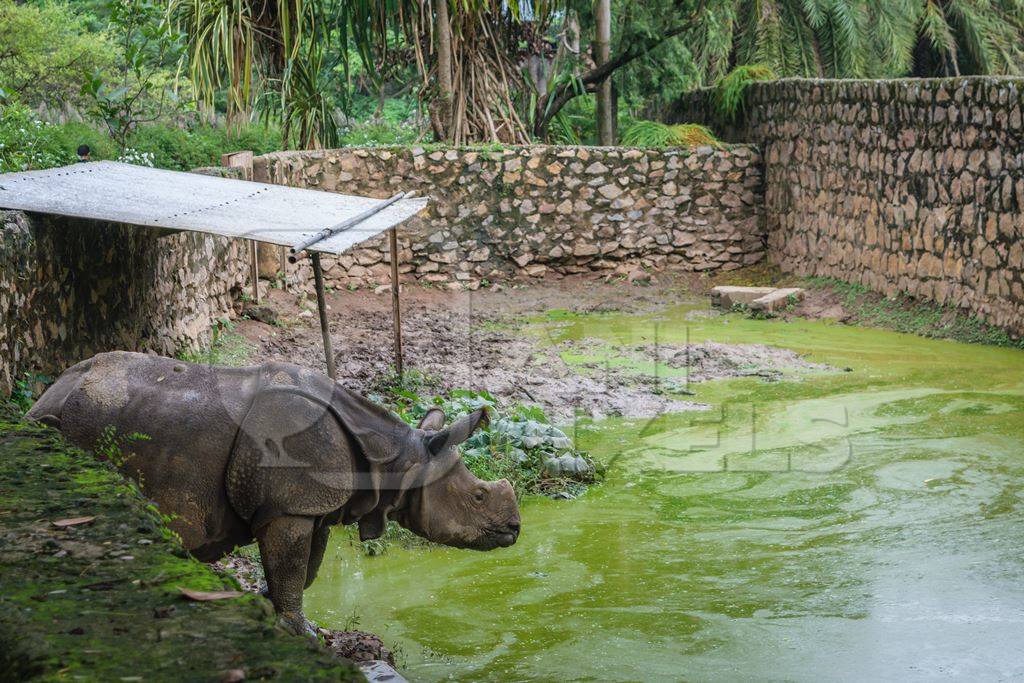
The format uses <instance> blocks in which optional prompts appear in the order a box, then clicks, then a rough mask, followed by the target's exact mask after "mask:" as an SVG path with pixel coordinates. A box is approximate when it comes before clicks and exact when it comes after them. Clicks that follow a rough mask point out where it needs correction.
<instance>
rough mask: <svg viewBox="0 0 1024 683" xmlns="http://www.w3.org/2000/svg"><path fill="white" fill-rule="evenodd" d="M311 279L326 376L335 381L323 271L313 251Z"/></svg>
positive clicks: (318, 255)
mask: <svg viewBox="0 0 1024 683" xmlns="http://www.w3.org/2000/svg"><path fill="white" fill-rule="evenodd" d="M312 258H313V278H314V280H315V283H316V308H317V311H318V312H319V313H320V334H321V335H323V338H324V356H325V357H326V359H327V376H328V377H330V378H331V379H337V373H336V372H335V369H334V348H333V347H332V345H331V331H330V330H329V329H328V327H327V303H326V302H325V301H324V270H323V268H322V267H321V266H320V253H319V252H316V251H314V252H313V254H312Z"/></svg>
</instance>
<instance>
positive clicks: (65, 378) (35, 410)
mask: <svg viewBox="0 0 1024 683" xmlns="http://www.w3.org/2000/svg"><path fill="white" fill-rule="evenodd" d="M91 367H92V359H91V358H90V359H89V360H85V361H82V362H81V363H77V364H75V365H73V366H71V367H70V368H68V369H67V370H65V371H64V373H63V374H61V376H60V377H58V378H57V381H56V382H54V383H53V384H51V385H50V387H49V388H48V389H47V390H46V391H44V392H43V395H42V396H40V397H39V399H38V400H37V401H36V402H35V404H34V405H33V406H32V407H31V408H30V409H29V411H28V412H27V413H25V417H26V418H27V419H29V420H33V421H35V422H41V423H43V424H45V425H48V426H50V427H53V428H54V429H58V430H59V429H60V428H61V415H62V414H63V412H64V403H65V402H66V401H67V400H68V396H70V395H71V393H72V392H73V391H75V389H77V388H78V387H79V386H80V385H81V382H82V377H83V376H84V375H85V373H87V372H88V371H89V368H91Z"/></svg>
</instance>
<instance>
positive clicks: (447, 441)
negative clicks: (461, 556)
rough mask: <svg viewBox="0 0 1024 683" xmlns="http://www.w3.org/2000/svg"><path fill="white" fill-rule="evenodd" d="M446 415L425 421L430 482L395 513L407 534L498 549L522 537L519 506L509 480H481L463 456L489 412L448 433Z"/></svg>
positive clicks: (434, 413) (434, 412)
mask: <svg viewBox="0 0 1024 683" xmlns="http://www.w3.org/2000/svg"><path fill="white" fill-rule="evenodd" d="M444 422H445V415H444V411H442V410H441V409H440V408H432V409H430V411H428V412H427V414H426V415H425V416H424V417H423V419H422V420H421V421H420V424H419V429H420V430H421V432H422V439H423V442H422V443H423V446H424V448H425V449H426V451H427V459H428V461H427V467H426V474H427V476H426V477H425V478H424V483H423V485H422V486H419V487H417V488H415V489H413V490H411V491H410V492H409V494H408V499H407V500H406V504H405V505H403V506H402V509H401V510H399V511H397V512H396V513H395V514H394V518H395V520H396V521H397V522H398V523H399V524H401V525H402V526H403V527H405V528H406V529H408V530H410V531H412V532H413V533H414V534H416V535H418V536H422V537H423V538H426V539H427V540H430V541H433V542H435V543H442V544H444V545H450V546H454V547H456V548H468V549H472V550H493V549H494V548H498V547H508V546H510V545H512V544H513V543H515V542H516V539H517V538H518V537H519V506H518V505H517V503H516V494H515V491H514V490H513V489H512V485H511V484H510V483H509V482H508V480H507V479H502V480H501V481H483V480H482V479H478V478H477V477H476V476H475V475H474V474H473V473H472V472H470V471H469V468H467V467H466V464H465V463H464V462H462V458H461V457H460V455H459V449H458V447H459V444H461V443H463V442H464V441H465V440H466V439H468V438H469V437H470V436H471V435H472V434H473V432H474V431H476V430H477V429H478V428H479V427H480V426H482V425H486V424H487V413H486V412H485V411H484V410H477V411H475V412H473V413H471V414H469V415H466V416H465V417H462V418H460V419H458V420H456V421H455V422H454V423H453V424H452V425H451V427H449V428H448V429H444Z"/></svg>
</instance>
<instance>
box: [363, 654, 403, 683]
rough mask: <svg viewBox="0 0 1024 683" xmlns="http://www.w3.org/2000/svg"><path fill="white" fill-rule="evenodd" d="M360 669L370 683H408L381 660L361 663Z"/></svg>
mask: <svg viewBox="0 0 1024 683" xmlns="http://www.w3.org/2000/svg"><path fill="white" fill-rule="evenodd" d="M359 668H360V669H362V671H363V675H364V676H366V680H367V681H369V683H385V682H386V683H408V681H406V679H405V678H403V677H402V675H401V674H400V673H398V672H397V671H395V669H394V668H393V667H392V666H391V665H390V664H388V663H387V662H385V661H383V660H380V659H375V660H373V661H372V662H360V664H359Z"/></svg>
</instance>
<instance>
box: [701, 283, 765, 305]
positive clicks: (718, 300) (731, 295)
mask: <svg viewBox="0 0 1024 683" xmlns="http://www.w3.org/2000/svg"><path fill="white" fill-rule="evenodd" d="M774 291H775V287H732V286H724V285H723V286H719V287H715V288H714V289H712V290H711V305H712V306H718V307H720V308H732V307H733V306H734V305H736V304H743V305H744V306H749V305H750V304H751V302H753V301H754V300H756V299H760V298H761V297H762V296H764V295H766V294H771V293H772V292H774Z"/></svg>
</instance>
